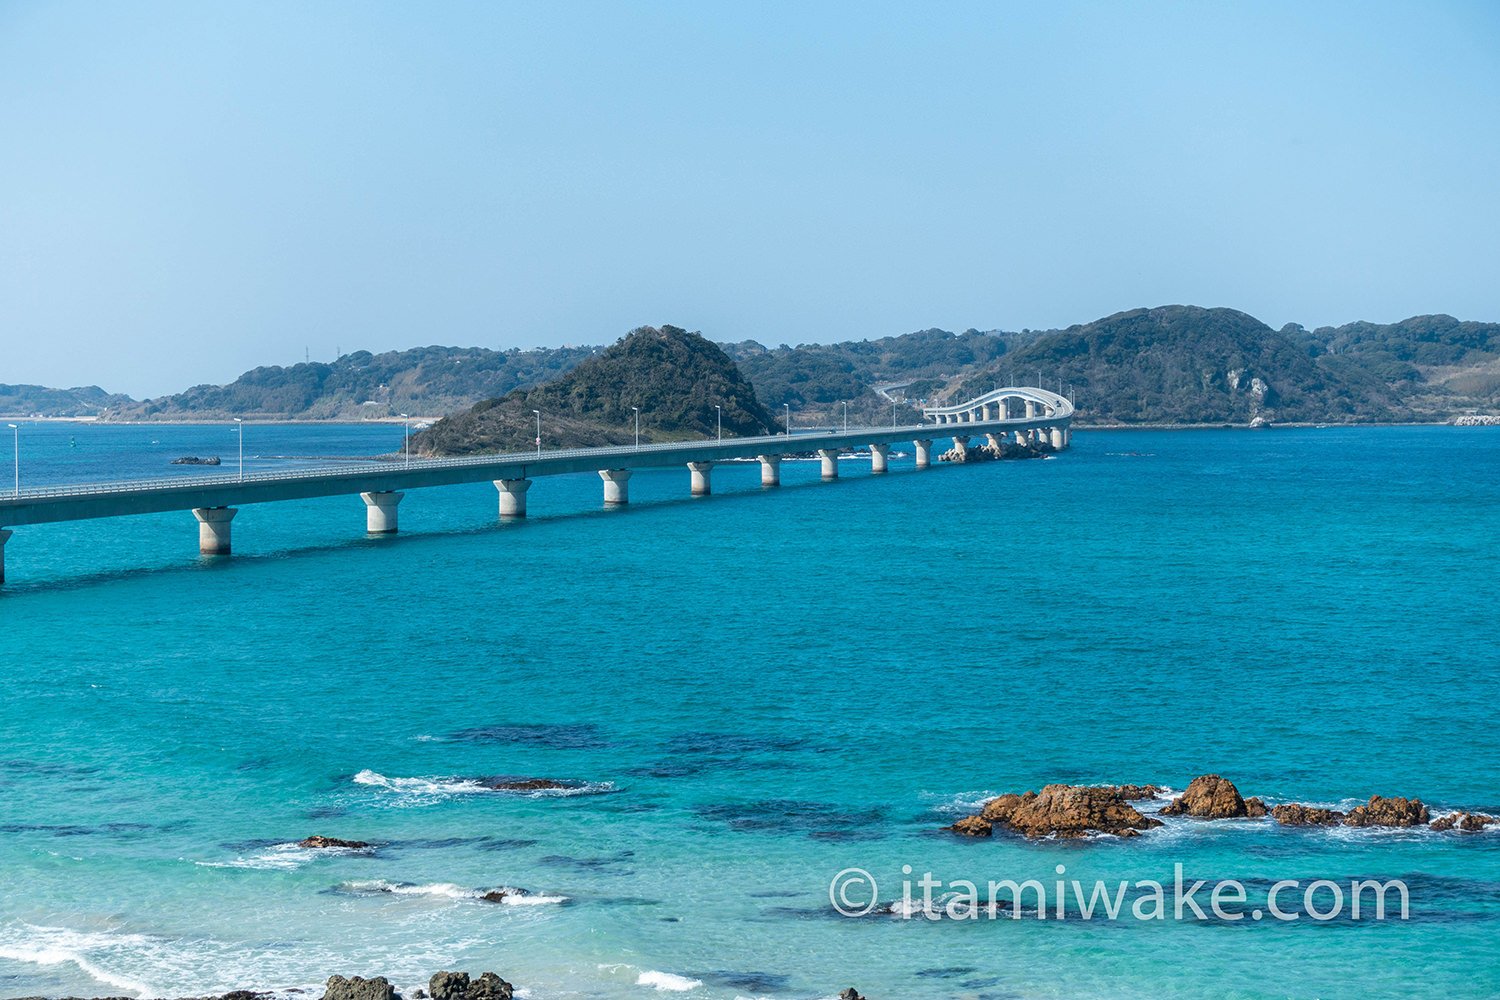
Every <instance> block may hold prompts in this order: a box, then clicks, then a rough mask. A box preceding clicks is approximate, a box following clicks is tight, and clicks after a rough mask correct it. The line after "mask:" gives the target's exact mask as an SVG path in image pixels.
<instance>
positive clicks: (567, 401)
mask: <svg viewBox="0 0 1500 1000" xmlns="http://www.w3.org/2000/svg"><path fill="white" fill-rule="evenodd" d="M637 408H639V411H640V427H641V440H642V441H643V442H646V441H664V440H678V439H684V438H693V437H710V436H713V435H716V434H717V433H718V429H719V417H720V414H721V413H722V416H723V429H724V434H725V436H726V437H733V436H751V435H757V434H766V433H770V432H773V431H775V430H778V429H780V427H781V424H780V422H779V421H777V419H776V418H775V416H774V415H772V414H771V413H770V412H769V411H768V410H767V409H766V407H764V406H762V405H761V404H760V402H759V401H758V400H757V399H756V397H755V390H754V389H753V388H751V386H750V383H748V382H746V381H745V379H744V377H743V376H742V375H741V374H740V372H739V369H738V368H736V367H735V364H734V362H733V361H732V360H730V358H729V356H728V355H727V354H725V353H724V351H723V350H722V349H720V348H719V347H718V346H717V345H716V344H713V343H711V342H710V341H708V340H705V339H704V338H703V336H702V335H700V334H697V333H689V332H688V331H686V330H683V329H680V328H678V327H675V326H663V327H661V328H660V329H657V328H655V327H649V326H643V327H639V328H637V329H635V330H632V331H631V332H630V333H629V334H627V335H626V336H625V337H624V338H622V339H621V340H620V341H619V342H617V343H615V344H614V345H612V346H610V347H609V348H607V349H606V350H604V351H602V352H601V353H599V354H597V355H595V356H593V357H590V358H589V359H587V360H585V361H583V362H582V363H580V364H579V365H578V366H577V367H576V368H574V369H572V370H571V371H569V372H568V373H567V374H565V375H563V376H562V377H560V378H558V379H557V380H556V381H554V382H551V383H548V384H547V385H543V386H538V387H537V388H534V389H530V390H521V389H517V390H515V391H513V392H511V393H510V394H508V395H507V396H505V397H504V398H497V399H487V400H484V401H482V402H480V403H476V404H475V405H474V406H472V407H470V408H469V409H468V410H465V411H463V412H462V413H455V414H453V415H452V416H449V417H445V418H444V419H442V420H439V421H438V422H437V423H435V424H433V425H432V426H431V427H429V428H427V429H426V430H424V431H421V432H420V433H418V434H416V435H414V436H413V437H412V447H413V448H415V449H416V450H417V453H418V454H421V455H466V454H472V453H476V452H505V451H519V450H524V449H526V448H530V447H533V446H534V444H535V439H536V422H535V421H536V414H534V413H533V412H532V411H533V410H535V411H539V412H540V413H541V415H542V416H541V420H542V446H543V447H545V448H568V447H586V446H589V445H605V444H627V443H630V442H632V441H633V440H634V438H635V417H636V410H637Z"/></svg>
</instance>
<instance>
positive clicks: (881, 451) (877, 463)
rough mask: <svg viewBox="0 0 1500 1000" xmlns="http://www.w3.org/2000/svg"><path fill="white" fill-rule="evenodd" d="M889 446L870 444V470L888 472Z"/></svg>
mask: <svg viewBox="0 0 1500 1000" xmlns="http://www.w3.org/2000/svg"><path fill="white" fill-rule="evenodd" d="M890 454H891V446H890V445H888V444H872V445H870V471H871V472H889V471H891V468H890Z"/></svg>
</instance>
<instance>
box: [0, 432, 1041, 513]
mask: <svg viewBox="0 0 1500 1000" xmlns="http://www.w3.org/2000/svg"><path fill="white" fill-rule="evenodd" d="M1066 423H1067V417H1065V416H1054V417H1042V416H1037V417H1031V418H1013V419H1009V420H991V421H978V422H972V423H963V424H945V425H943V426H935V425H933V424H913V425H906V426H899V427H863V428H855V429H851V430H849V431H832V432H814V433H808V434H793V435H791V436H790V437H788V436H787V435H785V434H777V435H771V436H765V437H753V438H729V439H725V440H724V441H722V442H720V441H717V440H706V441H674V442H670V443H666V444H646V445H641V446H640V447H638V448H637V447H634V446H623V447H613V448H576V449H571V450H566V451H543V452H541V453H540V454H538V453H536V452H523V453H516V454H508V455H478V456H473V457H468V458H438V459H413V460H412V461H411V463H410V465H409V466H408V465H406V464H405V463H404V462H401V461H400V460H397V461H394V462H380V463H376V464H372V465H362V466H360V467H358V468H353V469H351V468H345V467H340V468H333V469H330V468H313V469H299V470H294V471H285V472H263V473H253V474H250V475H247V476H245V477H244V478H243V479H242V478H240V476H239V475H238V474H237V473H236V472H224V473H218V474H215V475H211V476H185V477H181V478H169V479H149V480H132V481H127V482H118V483H80V484H77V485H70V486H54V487H41V488H36V489H23V490H22V491H21V492H20V495H19V496H18V495H16V494H14V493H12V494H11V495H9V496H6V497H0V526H4V527H18V526H21V525H27V524H44V523H48V522H53V521H77V520H83V519H86V518H96V517H119V516H122V515H128V514H151V513H158V512H161V511H171V510H191V509H194V508H201V507H237V506H240V505H242V504H250V503H268V502H271V501H276V500H302V499H307V498H309V497H324V496H339V495H345V494H352V493H378V492H385V491H390V490H410V489H419V488H421V487H424V486H452V485H455V484H458V483H475V482H483V481H484V480H496V479H534V478H536V477H537V476H555V475H561V474H565V473H577V472H594V471H598V470H601V469H648V468H666V467H671V466H681V465H685V464H687V463H688V462H716V461H725V460H728V459H746V458H755V457H756V456H758V455H785V454H789V453H796V452H807V451H815V450H817V449H820V448H850V447H859V446H862V445H871V444H890V443H893V442H898V441H912V440H927V439H930V438H939V437H947V436H951V435H952V434H955V433H959V434H984V433H999V432H1001V431H1005V432H1014V431H1018V430H1020V431H1025V430H1030V429H1032V428H1041V427H1051V426H1055V425H1058V424H1066Z"/></svg>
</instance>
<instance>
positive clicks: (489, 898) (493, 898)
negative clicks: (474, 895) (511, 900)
mask: <svg viewBox="0 0 1500 1000" xmlns="http://www.w3.org/2000/svg"><path fill="white" fill-rule="evenodd" d="M509 895H510V893H508V892H506V891H505V890H504V889H491V890H490V891H489V892H487V893H485V894H484V895H483V896H480V897H479V898H480V899H482V900H484V901H485V902H486V903H503V902H505V897H506V896H509Z"/></svg>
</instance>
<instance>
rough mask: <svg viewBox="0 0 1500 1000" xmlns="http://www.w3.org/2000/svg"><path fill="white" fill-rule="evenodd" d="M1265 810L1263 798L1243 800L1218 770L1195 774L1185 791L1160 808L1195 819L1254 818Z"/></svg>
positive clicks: (1165, 814)
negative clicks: (1196, 775)
mask: <svg viewBox="0 0 1500 1000" xmlns="http://www.w3.org/2000/svg"><path fill="white" fill-rule="evenodd" d="M1265 814H1266V804H1265V803H1264V802H1262V801H1261V800H1260V799H1251V800H1250V801H1249V802H1246V801H1245V799H1243V798H1241V797H1240V790H1239V789H1238V788H1235V787H1234V783H1233V782H1232V781H1230V780H1229V779H1228V778H1224V777H1220V776H1219V775H1217V774H1203V775H1199V776H1198V777H1196V778H1194V779H1193V780H1192V781H1191V782H1190V783H1189V784H1188V786H1187V790H1186V791H1185V792H1183V793H1182V794H1181V795H1179V796H1178V797H1177V798H1175V799H1173V800H1172V801H1171V802H1170V803H1168V804H1167V805H1165V806H1163V807H1162V810H1161V815H1163V816H1194V817H1196V818H1198V819H1240V818H1245V817H1250V818H1254V817H1257V816H1264V815H1265Z"/></svg>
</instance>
